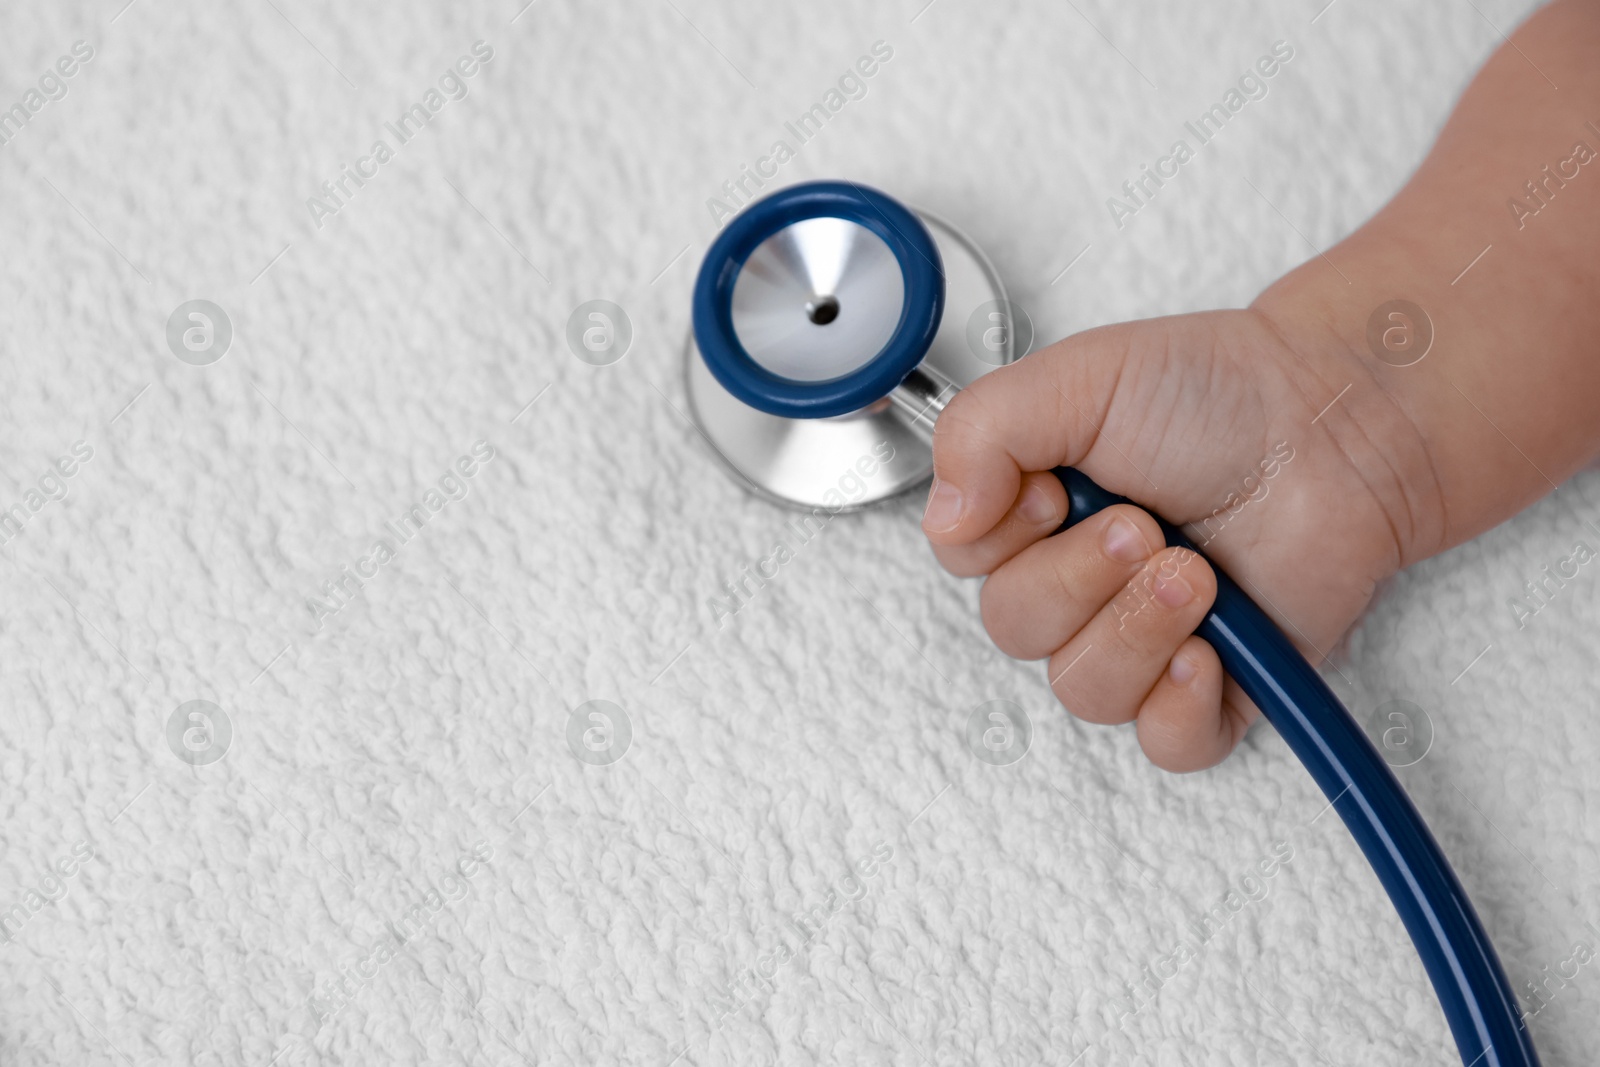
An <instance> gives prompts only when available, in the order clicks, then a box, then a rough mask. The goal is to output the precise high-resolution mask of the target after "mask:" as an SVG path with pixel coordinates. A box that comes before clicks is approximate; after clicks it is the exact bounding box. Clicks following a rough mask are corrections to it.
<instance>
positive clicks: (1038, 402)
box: [922, 322, 1145, 545]
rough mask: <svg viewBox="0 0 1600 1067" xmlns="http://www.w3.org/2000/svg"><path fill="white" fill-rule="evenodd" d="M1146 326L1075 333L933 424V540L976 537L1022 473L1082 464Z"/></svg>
mask: <svg viewBox="0 0 1600 1067" xmlns="http://www.w3.org/2000/svg"><path fill="white" fill-rule="evenodd" d="M1144 325H1145V324H1144V323H1142V322H1131V323H1120V324H1118V325H1114V326H1103V327H1100V328H1098V329H1094V330H1089V331H1087V332H1085V333H1080V334H1076V335H1074V336H1072V337H1068V338H1066V339H1065V340H1063V341H1058V342H1057V343H1055V344H1053V345H1050V346H1049V347H1048V348H1043V349H1040V350H1039V351H1037V352H1034V353H1032V354H1031V355H1029V356H1026V357H1024V358H1023V359H1021V360H1019V361H1018V362H1016V363H1013V364H1010V365H1009V366H1005V367H1001V368H999V369H998V370H994V371H990V372H989V373H988V374H985V375H983V376H982V377H981V378H979V379H978V380H977V381H975V382H973V383H972V384H971V385H969V386H967V387H966V388H965V389H963V390H961V392H959V393H957V394H956V396H955V398H954V399H953V400H951V401H950V404H949V406H948V407H946V408H945V410H944V412H943V414H941V415H940V416H939V421H938V423H937V424H936V425H935V427H934V434H933V488H932V490H931V491H930V492H929V494H928V507H927V510H926V511H925V512H924V513H923V518H922V528H923V531H924V532H925V533H926V534H927V535H928V539H929V540H930V541H933V542H934V543H935V544H940V545H960V544H966V543H968V542H970V541H973V540H976V539H977V538H978V537H981V536H982V535H983V534H985V533H987V532H988V531H989V530H990V529H992V528H993V527H994V525H995V524H996V523H997V522H999V521H1000V519H1001V518H1002V517H1003V516H1004V515H1005V514H1006V512H1007V511H1008V510H1010V508H1011V506H1012V504H1014V503H1015V502H1016V499H1017V493H1018V491H1019V490H1020V488H1021V484H1022V475H1023V474H1025V473H1027V472H1029V471H1047V470H1051V469H1053V468H1055V467H1060V466H1074V465H1076V464H1077V463H1078V462H1079V461H1081V460H1082V459H1083V457H1084V456H1085V455H1086V454H1087V453H1088V451H1089V449H1090V448H1091V447H1092V446H1093V445H1094V443H1095V439H1096V438H1097V437H1098V435H1099V427H1100V426H1101V425H1102V423H1103V422H1104V421H1105V415H1106V411H1107V410H1108V409H1109V408H1110V406H1111V399H1112V397H1113V395H1114V394H1115V392H1116V385H1117V380H1118V378H1119V377H1120V375H1121V372H1122V367H1123V364H1124V363H1125V362H1126V361H1127V358H1128V353H1129V351H1130V348H1131V347H1132V344H1133V342H1134V341H1135V339H1136V338H1137V336H1138V334H1139V331H1140V329H1141V328H1142V327H1143V326H1144Z"/></svg>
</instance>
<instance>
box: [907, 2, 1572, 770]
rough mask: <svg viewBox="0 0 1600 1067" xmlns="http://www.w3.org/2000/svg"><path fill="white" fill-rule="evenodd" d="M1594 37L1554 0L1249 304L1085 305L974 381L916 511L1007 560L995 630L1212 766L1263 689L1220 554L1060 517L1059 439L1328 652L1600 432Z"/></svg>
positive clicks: (1166, 755) (1060, 680) (957, 559)
mask: <svg viewBox="0 0 1600 1067" xmlns="http://www.w3.org/2000/svg"><path fill="white" fill-rule="evenodd" d="M1596 56H1600V4H1597V3H1595V2H1593V0H1559V2H1557V3H1555V4H1552V5H1551V6H1549V7H1547V8H1545V9H1544V10H1543V11H1541V12H1540V13H1538V14H1537V15H1535V16H1534V17H1533V18H1532V19H1530V20H1529V21H1528V23H1527V24H1526V25H1524V26H1523V27H1522V28H1521V29H1520V30H1518V31H1517V33H1516V34H1515V36H1514V37H1513V38H1512V40H1511V42H1510V43H1509V44H1508V45H1506V46H1504V47H1502V48H1501V49H1500V50H1499V51H1498V52H1496V53H1495V55H1494V56H1493V57H1492V58H1491V59H1490V60H1489V62H1488V63H1487V64H1486V65H1485V67H1484V69H1483V71H1482V72H1480V74H1479V75H1478V77H1477V78H1476V79H1475V80H1474V81H1473V83H1472V85H1471V86H1470V87H1469V89H1468V91H1467V93H1466V94H1465V96H1464V97H1463V98H1462V101H1461V104H1460V105H1459V107H1458V108H1457V110H1456V112H1455V114H1454V115H1453V116H1452V118H1451V119H1450V121H1449V123H1448V124H1447V126H1446V127H1445V130H1444V132H1443V133H1442V134H1441V136H1440V138H1439V141H1438V143H1437V144H1436V145H1435V147H1434V149H1433V151H1432V153H1431V154H1430V155H1429V156H1428V158H1427V160H1426V161H1425V162H1424V163H1423V165H1422V167H1421V168H1420V169H1419V170H1418V172H1417V173H1416V175H1415V176H1413V178H1412V179H1411V181H1410V182H1409V183H1407V185H1406V186H1405V188H1404V189H1402V190H1401V192H1400V193H1399V195H1397V196H1396V197H1395V198H1394V200H1393V201H1391V202H1390V204H1389V205H1388V206H1386V207H1385V208H1384V209H1383V210H1382V211H1381V212H1379V214H1378V215H1377V216H1376V217H1374V218H1373V219H1372V220H1371V221H1370V222H1368V223H1367V224H1366V225H1365V226H1363V227H1362V228H1361V229H1360V230H1358V231H1357V232H1356V233H1355V234H1353V235H1351V236H1350V237H1349V238H1348V239H1346V240H1345V241H1343V242H1342V243H1340V244H1339V245H1338V246H1336V247H1334V248H1332V249H1330V250H1329V251H1328V252H1327V254H1326V255H1325V256H1319V257H1318V258H1316V259H1312V260H1310V261H1309V262H1307V263H1306V264H1305V265H1304V266H1302V267H1300V268H1298V269H1297V270H1295V271H1293V272H1291V273H1290V274H1289V275H1287V276H1286V277H1284V278H1283V279H1281V280H1280V281H1278V282H1277V283H1275V284H1274V285H1273V286H1271V287H1270V288H1269V289H1268V290H1267V291H1266V292H1265V293H1263V294H1262V295H1261V297H1260V298H1258V299H1257V300H1256V302H1255V304H1254V305H1252V306H1251V308H1249V309H1248V310H1245V311H1223V312H1207V313H1203V314H1197V315H1184V316H1177V317H1173V318H1166V319H1152V320H1146V321H1143V322H1134V323H1126V324H1123V325H1119V326H1110V327H1104V328H1101V329H1097V330H1091V331H1088V332H1086V333H1083V334H1079V335H1077V336H1075V337H1070V338H1068V339H1066V340H1065V341H1062V342H1060V343H1059V344H1056V345H1054V346H1051V347H1050V348H1048V349H1045V350H1043V351H1041V352H1039V353H1036V354H1034V355H1032V356H1030V357H1028V358H1027V359H1025V360H1023V361H1021V362H1020V363H1018V364H1016V365H1015V366H1012V367H1007V368H1002V369H1000V370H998V371H995V372H994V373H992V374H990V375H987V376H985V377H984V378H982V379H980V380H979V381H978V382H977V383H975V384H974V385H972V386H971V387H969V388H968V389H966V390H964V391H963V392H962V393H961V394H960V395H958V396H957V397H956V398H955V400H954V401H953V402H952V403H951V405H950V407H949V408H948V409H947V410H946V411H945V413H944V415H943V416H942V417H941V418H940V420H939V426H938V433H937V435H936V438H935V442H934V460H935V470H936V479H935V484H934V488H933V490H932V492H931V493H930V495H929V504H928V510H927V514H926V516H925V517H924V520H923V525H924V528H925V530H926V531H927V533H928V537H929V539H930V540H931V541H933V543H934V546H935V553H936V554H937V555H938V557H939V559H940V561H941V562H942V563H943V564H944V565H945V566H946V567H947V568H949V569H950V570H951V571H953V572H955V573H957V574H990V575H991V577H990V579H989V581H988V582H986V583H985V586H984V591H983V614H984V621H985V624H986V625H987V627H988V629H989V631H990V633H991V635H992V636H993V637H994V639H995V642H996V644H998V645H999V646H1000V648H1001V649H1002V650H1004V651H1006V652H1008V653H1010V654H1012V655H1016V656H1019V657H1024V658H1042V657H1046V656H1048V657H1050V666H1049V673H1050V678H1051V681H1052V687H1053V688H1054V690H1055V692H1056V695H1057V696H1058V697H1059V698H1060V699H1061V701H1062V703H1064V704H1065V705H1066V706H1067V707H1068V708H1069V709H1071V710H1072V711H1073V712H1074V713H1075V714H1077V715H1079V716H1080V717H1082V718H1085V719H1088V720H1090V721H1094V722H1108V723H1115V722H1128V721H1131V720H1134V719H1135V718H1137V720H1138V730H1139V738H1140V741H1141V743H1142V744H1143V745H1144V748H1145V751H1146V752H1147V753H1148V754H1149V756H1150V758H1151V759H1152V760H1153V761H1154V762H1156V763H1157V764H1159V765H1161V766H1163V767H1167V768H1169V769H1172V770H1193V769H1198V768H1200V767H1205V766H1209V765H1210V764H1212V763H1215V762H1216V761H1218V760H1220V759H1221V758H1222V757H1223V756H1225V755H1226V754H1227V753H1228V752H1229V751H1230V750H1231V749H1232V748H1233V746H1234V745H1235V744H1236V743H1237V742H1238V740H1239V738H1240V737H1241V736H1243V733H1244V730H1245V729H1246V728H1247V727H1248V725H1249V723H1250V722H1251V721H1252V720H1253V719H1254V718H1255V716H1256V714H1257V713H1256V711H1255V709H1254V708H1253V707H1252V706H1250V704H1249V702H1248V701H1247V700H1245V698H1244V697H1243V695H1242V694H1241V693H1240V692H1239V691H1238V690H1237V688H1236V687H1234V686H1233V685H1232V683H1231V682H1228V683H1226V684H1225V683H1224V679H1223V677H1222V673H1221V667H1220V665H1219V664H1218V662H1217V659H1216V655H1215V653H1214V652H1212V651H1211V649H1210V647H1209V646H1207V645H1206V644H1205V642H1203V641H1201V640H1200V639H1199V638H1196V637H1193V636H1191V634H1192V631H1193V630H1194V628H1195V626H1196V625H1198V623H1199V621H1200V619H1201V618H1202V617H1203V616H1204V614H1205V612H1206V610H1207V608H1208V607H1209V605H1210V601H1211V597H1212V596H1213V594H1214V592H1215V583H1214V579H1213V578H1212V575H1211V572H1210V568H1209V567H1207V566H1206V565H1205V563H1204V561H1201V560H1198V559H1196V558H1194V557H1193V556H1192V554H1190V555H1188V556H1187V557H1186V556H1185V555H1184V554H1183V553H1181V552H1177V551H1175V550H1169V549H1163V548H1160V546H1161V544H1162V541H1161V539H1160V536H1159V531H1158V529H1157V527H1156V525H1155V523H1154V521H1153V520H1152V519H1150V517H1149V516H1148V515H1147V514H1145V513H1143V512H1142V511H1140V510H1138V509H1136V508H1119V509H1112V510H1110V511H1108V512H1106V513H1103V514H1101V515H1099V516H1096V517H1095V518H1093V519H1091V520H1089V521H1086V522H1084V523H1081V524H1079V525H1078V526H1075V527H1073V528H1072V529H1071V530H1068V531H1066V532H1064V533H1062V534H1060V535H1057V536H1054V537H1049V536H1048V535H1049V534H1050V532H1051V531H1052V530H1053V529H1055V527H1056V526H1057V525H1059V523H1060V521H1061V519H1062V518H1063V516H1064V511H1065V495H1064V493H1063V492H1062V490H1061V488H1060V486H1059V484H1058V483H1057V482H1056V481H1055V478H1054V477H1053V476H1052V475H1050V474H1049V473H1048V472H1049V471H1050V469H1051V468H1053V467H1056V466H1059V465H1069V466H1076V467H1079V468H1081V469H1082V470H1083V471H1084V472H1085V473H1086V474H1088V475H1089V476H1090V477H1092V478H1094V479H1095V480H1096V481H1098V482H1099V483H1100V484H1101V485H1103V486H1105V487H1106V488H1107V489H1110V490H1112V491H1113V492H1117V493H1121V494H1123V495H1126V496H1128V497H1131V498H1133V499H1135V500H1139V501H1141V502H1143V503H1145V504H1147V505H1148V506H1149V507H1151V508H1152V509H1153V510H1155V511H1156V512H1158V513H1160V514H1162V515H1164V516H1165V517H1167V518H1169V519H1171V520H1172V521H1174V522H1181V523H1187V524H1189V530H1190V533H1191V535H1192V536H1193V537H1194V538H1195V539H1196V540H1197V541H1198V542H1200V543H1201V544H1202V545H1203V546H1204V547H1205V549H1206V551H1207V553H1208V554H1209V555H1211V556H1213V557H1214V558H1215V559H1216V560H1217V562H1218V563H1219V564H1221V565H1222V566H1224V567H1226V568H1227V569H1228V570H1229V572H1230V573H1231V574H1233V575H1234V577H1236V578H1237V579H1239V580H1240V582H1241V584H1242V585H1243V586H1244V587H1245V589H1246V591H1248V592H1250V593H1251V594H1252V595H1253V596H1255V598H1256V599H1257V601H1258V602H1260V603H1261V604H1262V606H1263V607H1265V608H1267V609H1268V610H1269V612H1271V613H1272V614H1273V615H1274V616H1275V617H1276V618H1277V620H1278V621H1279V623H1280V624H1282V625H1283V626H1284V627H1285V629H1286V630H1287V631H1288V633H1289V634H1290V636H1292V637H1294V638H1295V639H1296V640H1297V642H1298V643H1299V644H1300V645H1301V647H1302V649H1303V650H1304V651H1305V652H1306V653H1307V654H1308V655H1309V656H1311V657H1313V661H1316V660H1318V659H1320V658H1321V657H1322V655H1323V653H1324V652H1325V651H1326V650H1327V649H1329V648H1331V647H1332V645H1333V644H1334V643H1335V642H1336V641H1337V640H1338V639H1339V637H1340V636H1341V635H1342V634H1343V633H1344V631H1345V630H1346V629H1348V628H1349V626H1350V624H1351V623H1352V622H1354V621H1355V619H1356V617H1357V616H1358V615H1359V613H1360V612H1361V610H1362V609H1363V608H1364V607H1365V606H1366V604H1367V602H1368V600H1369V599H1370V598H1371V595H1372V591H1373V589H1374V588H1375V586H1376V584H1377V583H1378V582H1379V581H1381V580H1383V579H1384V578H1386V577H1388V576H1389V575H1391V574H1393V573H1394V572H1395V571H1396V570H1397V569H1399V568H1400V567H1402V566H1405V565H1407V564H1409V563H1413V562H1415V561H1417V560H1419V559H1423V558H1426V557H1427V556H1430V555H1433V554H1435V553H1437V552H1440V551H1442V550H1444V549H1445V548H1448V547H1449V546H1451V545H1453V544H1457V543H1459V542H1461V541H1462V540H1465V539H1467V538H1469V537H1472V536H1474V535H1475V534H1477V533H1479V532H1481V531H1483V530H1486V529H1488V528H1489V527H1491V526H1493V525H1495V524H1496V523H1499V522H1500V521H1502V520H1504V519H1505V518H1507V517H1509V516H1510V515H1512V514H1514V513H1515V512H1516V511H1518V510H1519V509H1521V508H1523V507H1525V506H1526V505H1527V504H1529V503H1530V502H1532V501H1533V500H1535V499H1537V498H1538V497H1540V496H1541V495H1543V494H1545V493H1547V492H1549V491H1551V489H1552V488H1553V487H1554V485H1555V483H1558V482H1559V481H1561V480H1562V479H1563V478H1565V477H1566V476H1568V475H1570V474H1571V473H1572V472H1574V471H1575V470H1577V469H1578V468H1579V467H1581V466H1582V465H1583V464H1584V463H1586V462H1587V461H1588V460H1590V459H1591V458H1593V457H1594V456H1595V455H1596V454H1597V453H1600V63H1597V62H1595V57H1596ZM1552 83H1553V84H1552ZM1530 182H1531V183H1532V185H1531V186H1530V184H1529V183H1530ZM1518 201H1520V203H1521V207H1514V206H1513V205H1514V204H1515V203H1517V202H1518ZM1486 249H1487V251H1485V250H1486ZM1480 254H1481V255H1480ZM1392 301H1406V302H1408V303H1409V304H1410V305H1414V306H1415V307H1416V308H1420V309H1421V311H1422V313H1423V314H1422V316H1420V317H1419V316H1418V315H1417V314H1416V313H1415V311H1414V310H1411V309H1409V308H1406V307H1398V308H1396V307H1388V306H1386V305H1390V304H1391V302H1392ZM1380 309H1382V310H1381V311H1380ZM1391 312H1394V313H1395V314H1398V316H1399V317H1395V314H1391ZM1430 324H1431V334H1432V339H1431V344H1430V345H1429V347H1428V348H1427V351H1426V354H1425V355H1424V356H1423V357H1422V358H1421V359H1420V361H1418V362H1415V363H1410V365H1401V364H1406V363H1408V362H1409V361H1410V360H1411V359H1414V358H1415V357H1416V356H1417V354H1418V353H1419V351H1420V349H1419V347H1418V346H1419V345H1420V344H1421V343H1422V342H1423V341H1424V340H1425V339H1426V338H1427V337H1428V334H1429V332H1430ZM1374 345H1376V348H1374Z"/></svg>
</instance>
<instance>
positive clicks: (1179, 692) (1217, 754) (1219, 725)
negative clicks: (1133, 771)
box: [1138, 637, 1261, 774]
mask: <svg viewBox="0 0 1600 1067" xmlns="http://www.w3.org/2000/svg"><path fill="white" fill-rule="evenodd" d="M1260 714H1261V713H1260V712H1259V711H1257V710H1256V708H1255V705H1253V704H1251V703H1250V701H1249V700H1248V699H1247V698H1246V697H1245V695H1244V692H1243V691H1242V690H1240V688H1239V687H1238V686H1237V685H1236V684H1235V683H1234V682H1233V681H1232V679H1229V678H1225V677H1224V676H1223V673H1222V662H1221V661H1220V660H1218V659H1217V653H1216V651H1215V650H1214V649H1213V648H1212V647H1211V646H1210V645H1209V644H1207V643H1206V642H1205V641H1204V640H1202V639H1200V638H1198V637H1190V638H1189V639H1188V640H1186V641H1184V642H1183V644H1181V645H1179V646H1178V651H1177V652H1176V653H1174V654H1173V656H1172V662H1171V664H1169V665H1168V667H1167V670H1166V673H1164V674H1163V675H1162V676H1161V678H1160V680H1159V681H1157V682H1156V684H1155V688H1153V689H1151V690H1150V695H1149V696H1147V697H1145V701H1144V707H1142V708H1140V709H1139V725H1138V730H1139V746H1140V747H1141V748H1143V749H1144V754H1145V755H1146V756H1148V757H1149V758H1150V762H1151V763H1154V764H1155V765H1156V766H1157V767H1160V768H1162V769H1163V770H1168V771H1174V772H1176V773H1179V774H1186V773H1188V772H1190V771H1203V770H1205V769H1206V768H1207V767H1213V766H1216V765H1217V764H1218V763H1221V762H1222V761H1223V759H1225V758H1226V757H1227V755H1228V753H1230V752H1232V751H1233V750H1234V748H1235V746H1237V745H1238V744H1239V742H1240V741H1241V740H1242V739H1243V738H1244V735H1245V732H1246V731H1247V730H1249V729H1250V724H1251V723H1252V722H1254V721H1255V720H1256V719H1257V718H1259V717H1260Z"/></svg>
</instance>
